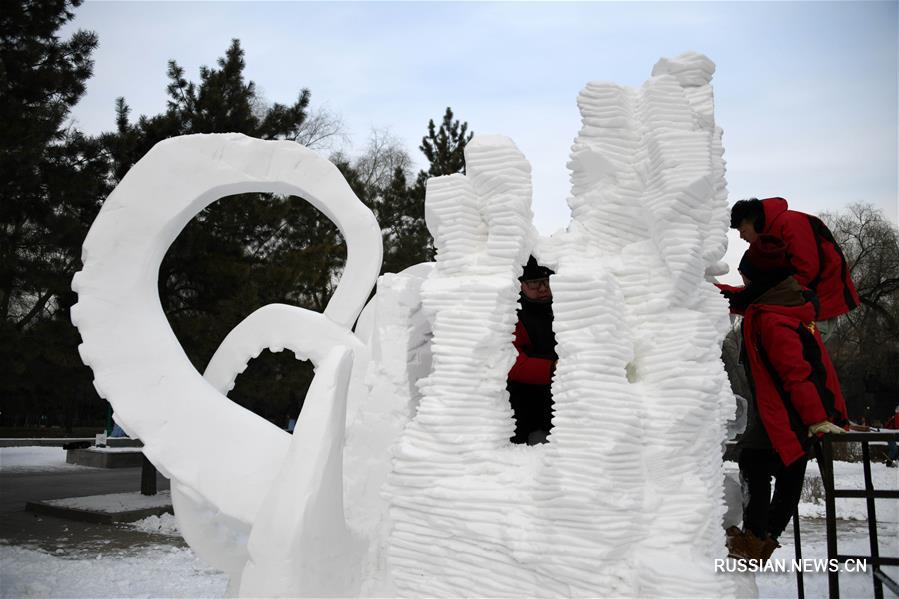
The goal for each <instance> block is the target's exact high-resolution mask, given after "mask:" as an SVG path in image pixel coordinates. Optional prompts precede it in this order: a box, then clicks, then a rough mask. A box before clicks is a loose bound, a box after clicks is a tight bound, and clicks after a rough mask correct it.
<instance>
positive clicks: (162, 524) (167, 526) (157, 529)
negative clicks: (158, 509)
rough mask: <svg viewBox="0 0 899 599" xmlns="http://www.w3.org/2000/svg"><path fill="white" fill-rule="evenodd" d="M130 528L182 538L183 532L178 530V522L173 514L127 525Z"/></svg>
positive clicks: (151, 517)
mask: <svg viewBox="0 0 899 599" xmlns="http://www.w3.org/2000/svg"><path fill="white" fill-rule="evenodd" d="M127 526H128V527H129V528H136V529H137V530H141V531H143V532H149V533H155V534H161V535H170V536H181V530H180V529H179V528H178V520H177V519H176V518H175V516H174V515H172V514H162V515H161V516H149V517H147V518H144V519H143V520H138V521H136V522H130V523H128V524H127Z"/></svg>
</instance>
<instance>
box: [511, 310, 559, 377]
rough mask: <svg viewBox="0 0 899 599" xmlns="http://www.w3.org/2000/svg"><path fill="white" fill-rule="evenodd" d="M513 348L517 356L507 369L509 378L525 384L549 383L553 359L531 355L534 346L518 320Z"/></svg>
mask: <svg viewBox="0 0 899 599" xmlns="http://www.w3.org/2000/svg"><path fill="white" fill-rule="evenodd" d="M514 343H515V349H517V350H518V357H517V358H516V359H515V364H513V365H512V369H511V370H509V380H510V381H515V382H516V383H524V384H525V385H549V384H550V383H551V382H552V373H553V363H554V362H555V361H554V360H550V359H547V358H536V357H531V356H530V355H529V354H533V353H534V347H533V345H532V344H531V339H530V337H529V336H528V331H527V329H526V328H525V326H524V325H523V324H522V323H521V321H520V320H519V321H518V324H516V325H515V341H514Z"/></svg>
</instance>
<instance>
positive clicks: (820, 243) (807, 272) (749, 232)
mask: <svg viewBox="0 0 899 599" xmlns="http://www.w3.org/2000/svg"><path fill="white" fill-rule="evenodd" d="M730 226H731V228H732V229H737V230H739V231H740V237H741V238H742V239H744V240H745V241H747V242H749V244H750V245H751V244H753V243H755V242H756V240H757V239H758V238H759V236H760V235H769V236H772V237H776V238H777V239H780V240H781V241H783V243H784V244H785V246H786V254H787V259H788V260H789V262H790V264H791V265H792V266H793V269H794V271H795V272H794V275H793V276H794V278H795V279H796V281H797V282H798V283H799V284H800V285H802V286H803V287H807V288H808V289H811V290H812V291H814V292H815V295H816V296H817V297H818V314H817V316H816V317H815V320H816V321H818V325H819V328H820V329H821V334H822V335H823V336H824V338H825V339H826V338H827V336H828V335H829V334H830V332H831V330H832V324H833V319H835V318H836V317H837V316H840V315H842V314H846V313H847V312H849V311H850V310H853V309H855V308H856V307H857V306H858V305H859V303H860V300H859V297H858V292H857V291H856V290H855V285H854V284H853V282H852V277H851V276H850V274H849V267H848V265H847V264H846V258H845V257H844V256H843V251H842V250H841V249H840V246H839V245H838V244H837V242H836V240H835V239H834V237H833V233H831V232H830V229H828V228H827V225H825V224H824V223H823V222H822V221H821V219H819V218H817V217H815V216H811V215H809V214H805V213H803V212H796V211H795V210H789V209H788V208H787V201H786V200H785V199H783V198H767V199H764V200H758V199H756V198H752V199H749V200H740V201H739V202H737V203H736V204H734V206H733V208H732V209H731V212H730Z"/></svg>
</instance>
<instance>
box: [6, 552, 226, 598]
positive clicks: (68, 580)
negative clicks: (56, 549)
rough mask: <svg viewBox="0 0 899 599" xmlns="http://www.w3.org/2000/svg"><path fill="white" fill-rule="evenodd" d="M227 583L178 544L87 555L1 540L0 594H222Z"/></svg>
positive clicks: (30, 595) (83, 595)
mask: <svg viewBox="0 0 899 599" xmlns="http://www.w3.org/2000/svg"><path fill="white" fill-rule="evenodd" d="M129 553H130V552H129ZM227 583H228V581H227V577H226V576H225V575H224V574H222V573H221V572H218V571H216V570H212V569H209V568H207V567H206V566H204V565H203V564H202V563H201V562H200V561H199V560H198V559H197V558H196V557H195V556H194V554H193V553H192V552H191V551H190V550H189V549H185V548H180V547H165V546H152V547H149V548H146V549H143V550H141V551H140V552H139V553H137V554H131V555H126V554H125V553H124V552H110V553H106V554H99V555H96V556H91V557H90V558H88V557H72V556H65V555H59V556H57V555H50V554H48V553H45V552H43V551H37V550H35V549H29V548H25V547H12V546H8V545H0V597H222V596H223V595H224V593H225V587H226V586H227Z"/></svg>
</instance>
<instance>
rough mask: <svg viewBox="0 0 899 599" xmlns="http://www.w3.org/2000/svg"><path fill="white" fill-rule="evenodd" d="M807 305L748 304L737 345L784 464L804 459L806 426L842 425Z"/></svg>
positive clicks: (839, 401) (830, 371)
mask: <svg viewBox="0 0 899 599" xmlns="http://www.w3.org/2000/svg"><path fill="white" fill-rule="evenodd" d="M814 320H815V308H814V305H813V304H812V302H806V303H804V304H802V305H799V306H778V305H769V304H751V305H750V306H749V307H748V308H747V309H746V312H745V314H744V317H743V343H744V349H745V356H746V357H745V359H746V360H747V361H748V366H749V371H750V374H751V379H752V385H753V391H754V393H755V402H756V406H757V409H758V415H759V419H760V420H761V422H762V424H763V425H764V428H765V431H766V432H767V434H768V438H769V439H770V440H771V444H772V445H773V446H774V449H775V450H776V451H777V453H778V455H779V456H780V458H781V461H782V462H783V463H784V465H786V466H789V465H790V464H792V463H793V462H795V461H796V460H797V459H799V458H801V457H802V456H803V455H805V453H806V451H807V450H808V447H809V444H810V442H811V439H810V438H809V437H808V427H809V426H811V425H812V424H816V423H818V422H823V421H825V420H828V421H830V422H833V423H835V424H837V425H841V426H842V425H844V424H846V422H847V418H848V417H847V413H846V403H845V401H844V400H843V394H842V392H841V390H840V383H839V380H838V379H837V375H836V371H835V370H834V367H833V364H832V363H831V361H830V356H829V355H828V354H827V350H826V349H825V347H824V343H823V342H822V341H821V334H820V333H819V332H818V331H817V327H816V326H815V323H814Z"/></svg>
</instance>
